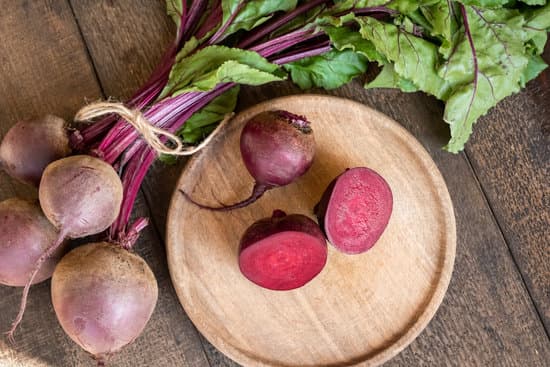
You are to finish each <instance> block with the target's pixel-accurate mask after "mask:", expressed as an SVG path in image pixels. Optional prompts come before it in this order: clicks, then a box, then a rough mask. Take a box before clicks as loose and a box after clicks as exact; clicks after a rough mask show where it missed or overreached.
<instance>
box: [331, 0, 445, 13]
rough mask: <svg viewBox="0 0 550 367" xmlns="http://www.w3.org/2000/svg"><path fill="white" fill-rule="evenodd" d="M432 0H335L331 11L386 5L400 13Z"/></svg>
mask: <svg viewBox="0 0 550 367" xmlns="http://www.w3.org/2000/svg"><path fill="white" fill-rule="evenodd" d="M433 2H434V0H424V1H422V0H421V1H415V0H393V1H388V0H335V1H334V7H333V11H334V13H339V12H342V11H345V10H349V9H353V8H356V9H360V8H370V7H374V6H386V7H388V8H390V9H394V10H397V11H398V12H400V13H401V14H410V13H412V12H414V11H416V10H417V9H418V7H419V6H420V5H421V4H423V3H433Z"/></svg>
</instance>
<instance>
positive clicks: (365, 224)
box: [324, 167, 393, 254]
mask: <svg viewBox="0 0 550 367" xmlns="http://www.w3.org/2000/svg"><path fill="white" fill-rule="evenodd" d="M392 206H393V197H392V192H391V189H390V187H389V185H388V184H387V182H386V181H385V180H384V179H383V178H382V177H381V176H380V175H379V174H378V173H376V172H375V171H373V170H371V169H368V168H364V167H358V168H352V169H349V170H347V171H346V172H344V173H343V174H342V175H340V177H338V179H337V180H336V183H335V185H334V188H333V190H332V194H331V196H330V200H329V203H328V206H327V209H326V214H325V217H324V230H325V233H326V235H327V238H328V240H329V241H330V242H331V243H332V244H333V245H334V246H335V247H336V248H337V249H339V250H340V251H342V252H345V253H348V254H358V253H362V252H365V251H367V250H369V249H370V248H371V247H372V246H374V244H375V243H376V241H377V240H378V239H379V238H380V236H381V235H382V232H384V229H385V228H386V226H387V225H388V221H389V219H390V216H391V212H392Z"/></svg>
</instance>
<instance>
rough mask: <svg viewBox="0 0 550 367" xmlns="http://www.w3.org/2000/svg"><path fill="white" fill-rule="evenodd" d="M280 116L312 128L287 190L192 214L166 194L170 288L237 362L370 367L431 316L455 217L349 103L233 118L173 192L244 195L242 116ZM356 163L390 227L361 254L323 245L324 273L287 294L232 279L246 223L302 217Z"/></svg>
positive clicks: (308, 103) (304, 104)
mask: <svg viewBox="0 0 550 367" xmlns="http://www.w3.org/2000/svg"><path fill="white" fill-rule="evenodd" d="M283 108H284V109H288V110H289V111H292V112H294V113H296V114H299V115H304V116H308V119H309V120H310V121H311V127H312V129H313V131H314V135H315V142H316V157H315V161H314V163H313V166H312V167H311V168H310V169H309V171H308V172H307V173H306V174H305V175H304V176H303V177H302V178H300V179H299V180H298V181H297V182H295V183H293V184H292V185H288V186H286V187H283V188H278V189H274V190H272V191H269V192H268V193H267V194H266V195H264V197H263V198H262V199H260V200H259V201H257V202H256V203H254V204H253V205H251V206H249V207H247V208H244V209H240V210H236V211H232V212H231V213H220V212H212V211H208V210H202V209H199V208H197V207H196V206H193V205H191V204H190V203H189V202H188V201H187V200H186V199H185V198H184V197H183V196H182V195H181V194H180V193H179V192H177V191H176V192H175V193H174V196H173V198H172V204H171V207H170V212H169V218H168V223H167V239H166V241H167V243H166V245H167V253H168V265H169V267H170V273H171V275H172V279H173V281H174V287H175V288H176V292H177V293H178V296H179V299H180V301H181V302H182V304H183V305H184V307H185V309H186V311H187V313H188V314H189V315H190V317H191V319H192V320H193V322H194V323H195V324H196V325H197V326H198V327H199V330H200V331H201V332H203V334H204V335H205V336H206V337H207V338H208V339H209V340H210V341H212V342H213V344H214V345H216V346H217V347H219V348H220V349H221V350H222V351H223V352H224V353H226V354H228V355H229V356H231V357H233V358H234V359H235V360H237V361H240V362H241V363H243V364H245V365H250V366H253V365H258V366H259V365H269V366H336V365H338V366H340V365H350V364H359V363H360V364H362V365H370V366H375V365H379V364H381V363H383V362H385V361H387V360H388V359H389V358H391V357H393V356H395V355H396V354H397V353H398V352H400V351H401V350H402V349H403V348H405V347H406V346H407V345H408V344H409V343H410V342H411V341H412V340H413V339H414V338H415V337H416V336H417V335H418V334H419V333H420V332H421V331H422V330H423V329H424V327H425V326H426V325H427V324H428V322H429V320H430V319H431V318H432V317H433V315H434V314H435V312H436V310H437V307H438V306H439V304H440V303H441V300H442V299H443V296H444V294H445V290H446V289H447V285H448V282H449V280H450V276H451V272H452V267H453V263H454V255H455V246H456V233H455V230H456V229H455V220H454V212H453V209H452V203H451V199H450V197H449V194H448V191H447V188H446V186H445V182H444V181H443V178H442V177H441V174H440V173H439V171H438V170H437V168H436V166H435V163H434V162H433V161H432V160H431V158H430V156H429V155H428V154H427V152H426V151H425V150H424V149H423V148H422V146H421V145H420V144H419V143H418V142H417V141H416V140H415V139H414V138H413V137H412V136H411V135H410V134H409V133H408V132H407V131H406V130H404V129H403V128H402V127H401V126H400V125H399V124H398V123H396V122H395V121H392V120H391V119H389V118H387V117H386V116H384V115H382V114H380V113H378V112H376V111H374V110H372V109H369V108H367V107H365V106H364V105H362V104H360V103H356V102H353V101H350V100H347V99H340V98H334V97H328V96H319V95H300V96H292V97H286V98H279V99H275V100H272V101H268V102H264V103H262V104H260V105H256V106H254V107H252V108H250V109H247V110H246V111H243V112H241V113H240V114H239V115H238V116H236V117H235V118H234V119H233V120H232V121H231V123H230V125H229V126H228V127H227V128H226V129H225V130H224V131H223V132H221V133H220V135H219V136H218V137H217V138H216V140H215V141H214V142H213V143H212V144H211V145H209V146H208V147H207V148H206V149H205V150H203V151H202V152H201V153H200V154H199V155H198V156H196V158H195V159H193V160H192V161H191V162H189V165H188V166H187V168H186V169H185V171H184V172H183V173H182V175H181V177H180V180H179V183H178V186H177V187H178V188H179V189H181V190H183V191H185V192H187V193H188V194H190V195H192V196H193V197H194V198H195V199H197V200H200V201H201V202H209V201H210V202H212V201H213V200H214V198H217V199H218V200H222V201H224V202H235V201H238V200H239V198H243V197H246V196H247V195H248V194H249V191H250V187H251V186H252V184H253V180H252V179H251V177H250V175H249V174H248V171H247V170H246V168H245V167H244V164H243V163H242V161H241V158H240V150H239V138H240V133H241V129H242V127H243V126H244V124H245V122H246V121H247V120H248V119H250V118H251V117H252V116H254V115H256V114H258V113H260V112H263V111H267V110H274V109H283ZM358 166H366V167H370V168H372V169H374V170H375V171H377V172H378V173H380V174H381V175H382V176H383V177H384V178H385V180H386V181H387V182H388V184H389V185H390V187H391V189H392V193H393V198H394V201H393V202H394V206H393V212H392V215H391V219H390V222H389V224H388V227H387V228H386V230H385V231H384V234H383V235H382V237H381V238H380V240H379V241H378V243H377V244H376V246H375V247H374V248H373V249H372V250H371V251H369V252H367V253H364V254H361V255H355V256H350V255H345V254H342V253H340V252H338V251H336V250H334V248H332V247H329V256H328V262H327V266H326V267H325V268H324V270H323V271H322V272H321V273H320V274H319V275H318V276H317V277H316V278H315V279H314V280H312V281H311V282H310V283H308V284H307V285H306V286H304V287H302V288H300V289H296V290H293V291H289V292H274V291H269V290H265V289H262V288H260V287H258V286H256V285H254V284H253V283H251V282H250V281H248V280H247V279H246V278H244V277H243V276H242V274H241V273H240V272H239V269H238V266H237V249H238V244H239V240H240V237H241V235H242V233H244V231H245V230H246V228H247V227H248V226H249V225H250V224H252V223H253V222H254V221H256V220H259V219H260V218H264V217H269V216H270V215H271V212H272V211H273V210H274V209H276V208H280V209H283V210H285V211H286V212H287V213H289V214H290V213H300V214H304V215H309V216H311V215H312V210H313V207H314V206H315V204H316V203H317V202H318V201H319V198H320V197H321V195H322V193H323V192H324V190H325V188H326V187H327V186H328V184H329V183H330V181H331V180H332V179H333V178H334V177H336V176H337V175H339V174H340V173H341V172H343V171H344V170H345V169H346V168H348V167H358ZM227 167H232V169H231V170H228V169H227ZM214 203H215V202H214ZM419 219H420V220H422V221H423V223H424V225H423V226H418V225H417V221H418V220H419Z"/></svg>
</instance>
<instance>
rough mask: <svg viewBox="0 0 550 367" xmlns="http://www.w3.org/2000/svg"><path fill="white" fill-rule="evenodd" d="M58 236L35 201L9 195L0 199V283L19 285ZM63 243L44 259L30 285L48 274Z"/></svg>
mask: <svg viewBox="0 0 550 367" xmlns="http://www.w3.org/2000/svg"><path fill="white" fill-rule="evenodd" d="M56 238H57V230H56V229H55V227H54V226H53V225H52V224H51V223H50V222H49V221H48V219H47V218H46V217H45V216H44V214H43V213H42V210H41V209H40V206H39V205H38V203H36V204H34V203H31V202H28V201H26V200H22V199H18V198H11V199H7V200H4V201H2V202H0V284H4V285H9V286H14V287H22V286H24V285H25V284H26V283H27V281H28V280H29V275H30V274H31V272H32V270H33V268H34V265H35V263H36V261H37V260H38V258H40V255H42V253H44V251H45V250H46V249H47V248H48V246H50V245H51V244H52V243H53V242H54V241H55V239H56ZM63 250H64V246H61V247H60V248H58V249H57V250H56V252H55V253H54V254H53V256H51V257H49V258H47V259H46V260H45V261H44V263H43V264H42V267H41V268H40V270H39V271H38V273H37V274H36V276H35V277H34V280H33V282H32V284H36V283H39V282H42V281H44V280H46V279H48V278H49V277H51V275H52V273H53V270H54V268H55V265H56V264H57V262H58V261H59V259H60V258H61V255H62V253H63Z"/></svg>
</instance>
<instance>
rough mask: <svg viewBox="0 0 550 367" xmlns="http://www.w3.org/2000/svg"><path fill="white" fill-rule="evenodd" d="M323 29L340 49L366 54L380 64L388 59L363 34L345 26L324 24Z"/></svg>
mask: <svg viewBox="0 0 550 367" xmlns="http://www.w3.org/2000/svg"><path fill="white" fill-rule="evenodd" d="M322 28H323V30H324V31H325V32H326V33H327V35H328V36H329V38H330V42H331V44H332V46H333V47H334V48H336V49H337V50H338V51H344V50H352V51H355V52H356V53H359V54H361V55H363V56H365V57H366V58H367V59H368V60H369V61H376V62H378V64H379V65H383V64H386V63H387V60H386V58H385V57H384V56H382V55H381V54H380V53H379V52H378V51H376V47H374V44H373V43H372V42H371V41H369V40H366V39H364V38H363V37H361V35H360V34H359V33H358V32H356V31H354V30H352V29H350V28H348V27H345V26H342V27H335V26H329V25H326V26H322Z"/></svg>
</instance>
